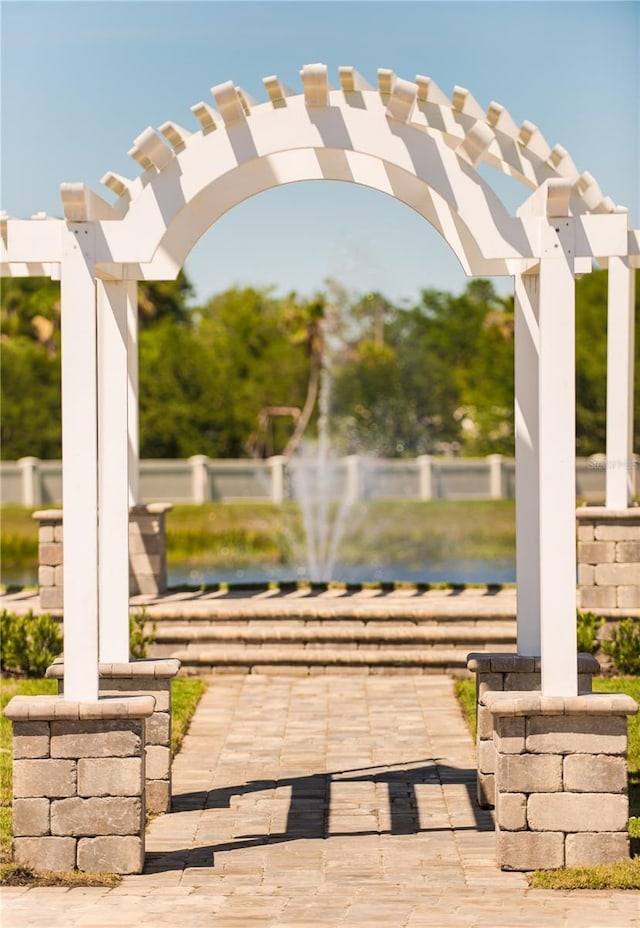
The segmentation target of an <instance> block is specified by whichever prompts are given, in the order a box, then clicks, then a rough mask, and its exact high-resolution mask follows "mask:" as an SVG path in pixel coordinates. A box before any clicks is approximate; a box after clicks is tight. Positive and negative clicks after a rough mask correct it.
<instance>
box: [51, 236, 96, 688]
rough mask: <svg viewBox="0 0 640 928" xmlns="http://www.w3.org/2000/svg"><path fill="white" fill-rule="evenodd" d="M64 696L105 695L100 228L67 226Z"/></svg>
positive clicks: (63, 288) (63, 275)
mask: <svg viewBox="0 0 640 928" xmlns="http://www.w3.org/2000/svg"><path fill="white" fill-rule="evenodd" d="M62 235H63V248H62V262H61V265H62V266H61V275H60V280H61V296H62V312H61V328H62V459H63V467H62V494H63V505H64V657H65V667H64V695H65V699H70V700H95V699H97V698H98V446H97V432H98V406H97V389H96V388H97V364H96V360H97V358H96V350H97V345H96V285H95V276H94V273H95V272H94V267H95V229H94V226H93V225H92V224H91V223H69V225H68V227H67V228H66V229H65V230H63V232H62Z"/></svg>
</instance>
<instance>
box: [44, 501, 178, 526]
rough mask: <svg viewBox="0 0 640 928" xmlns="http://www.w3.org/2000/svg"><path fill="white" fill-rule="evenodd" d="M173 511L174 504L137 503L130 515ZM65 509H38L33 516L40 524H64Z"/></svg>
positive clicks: (158, 513) (131, 509)
mask: <svg viewBox="0 0 640 928" xmlns="http://www.w3.org/2000/svg"><path fill="white" fill-rule="evenodd" d="M171 509H173V503H137V504H136V505H135V506H130V507H129V515H134V516H144V515H162V514H163V513H165V512H169V511H170V510H171ZM63 512H64V510H63V509H38V510H37V512H34V513H32V514H31V518H32V519H36V521H38V522H62V514H63Z"/></svg>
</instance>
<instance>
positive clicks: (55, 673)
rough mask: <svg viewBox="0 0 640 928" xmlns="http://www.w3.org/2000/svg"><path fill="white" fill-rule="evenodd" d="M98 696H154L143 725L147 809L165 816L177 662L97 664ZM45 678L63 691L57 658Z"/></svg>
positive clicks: (61, 663) (60, 662)
mask: <svg viewBox="0 0 640 928" xmlns="http://www.w3.org/2000/svg"><path fill="white" fill-rule="evenodd" d="M98 670H99V688H100V695H101V696H124V695H127V696H153V698H154V700H155V709H154V711H153V714H152V715H151V717H150V718H149V720H148V721H147V724H146V725H145V755H146V764H145V769H146V775H145V776H146V807H147V812H153V813H159V812H168V811H169V810H170V808H171V681H172V679H173V678H174V677H175V676H176V675H177V673H178V671H179V670H180V661H179V660H176V659H174V658H165V659H162V660H154V659H151V660H139V661H130V662H128V663H126V664H124V663H123V664H99V667H98ZM46 675H47V677H49V678H52V679H55V680H57V681H58V692H59V693H60V694H62V693H63V691H64V661H63V660H62V658H60V659H59V660H57V661H54V663H53V664H51V666H50V667H48V668H47V673H46Z"/></svg>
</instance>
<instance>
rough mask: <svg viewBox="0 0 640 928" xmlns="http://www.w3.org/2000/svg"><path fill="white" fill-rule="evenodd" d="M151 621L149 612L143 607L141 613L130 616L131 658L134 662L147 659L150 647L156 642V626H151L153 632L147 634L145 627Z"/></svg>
mask: <svg viewBox="0 0 640 928" xmlns="http://www.w3.org/2000/svg"><path fill="white" fill-rule="evenodd" d="M148 621H149V617H148V616H147V610H146V609H145V608H144V607H143V608H142V609H141V610H140V612H136V613H132V614H131V615H130V616H129V657H130V658H131V660H132V661H135V660H140V659H141V658H143V657H147V654H148V650H149V646H150V645H152V644H153V643H154V641H155V640H156V624H155V622H154V623H153V625H152V626H151V632H150V633H149V634H145V625H146V624H147V622H148Z"/></svg>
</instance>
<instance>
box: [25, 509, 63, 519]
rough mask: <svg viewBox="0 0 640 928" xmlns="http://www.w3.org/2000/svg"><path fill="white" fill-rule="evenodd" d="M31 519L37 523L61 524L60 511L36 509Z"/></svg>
mask: <svg viewBox="0 0 640 928" xmlns="http://www.w3.org/2000/svg"><path fill="white" fill-rule="evenodd" d="M31 518H32V519H35V520H36V521H37V522H62V509H38V510H37V512H32V513H31Z"/></svg>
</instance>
